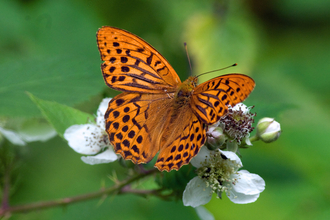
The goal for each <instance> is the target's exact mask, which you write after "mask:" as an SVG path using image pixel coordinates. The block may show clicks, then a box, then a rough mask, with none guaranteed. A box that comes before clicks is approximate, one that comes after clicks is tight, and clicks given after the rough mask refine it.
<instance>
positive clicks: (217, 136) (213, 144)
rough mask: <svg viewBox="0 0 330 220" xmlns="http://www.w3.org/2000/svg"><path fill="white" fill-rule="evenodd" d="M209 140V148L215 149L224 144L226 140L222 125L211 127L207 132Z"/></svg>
mask: <svg viewBox="0 0 330 220" xmlns="http://www.w3.org/2000/svg"><path fill="white" fill-rule="evenodd" d="M207 136H208V138H207V141H206V143H205V145H206V146H207V148H208V149H209V150H215V149H217V148H219V147H220V146H222V145H223V144H224V143H225V141H226V136H225V135H224V134H223V130H222V128H221V127H215V128H210V129H209V130H208V132H207Z"/></svg>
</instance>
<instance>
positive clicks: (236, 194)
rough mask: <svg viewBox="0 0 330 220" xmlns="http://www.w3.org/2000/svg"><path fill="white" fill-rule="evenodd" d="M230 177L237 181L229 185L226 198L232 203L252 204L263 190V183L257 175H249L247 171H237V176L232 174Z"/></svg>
mask: <svg viewBox="0 0 330 220" xmlns="http://www.w3.org/2000/svg"><path fill="white" fill-rule="evenodd" d="M232 177H233V178H235V179H237V181H236V182H235V183H234V184H232V185H231V188H230V189H231V190H230V191H228V192H227V196H228V198H229V199H230V200H231V201H232V202H234V203H237V204H246V203H251V202H254V201H256V200H257V199H258V197H259V194H260V193H261V192H262V191H263V190H264V189H265V181H264V180H263V179H262V178H261V177H260V176H259V175H257V174H253V173H249V171H247V170H241V171H238V174H233V175H232Z"/></svg>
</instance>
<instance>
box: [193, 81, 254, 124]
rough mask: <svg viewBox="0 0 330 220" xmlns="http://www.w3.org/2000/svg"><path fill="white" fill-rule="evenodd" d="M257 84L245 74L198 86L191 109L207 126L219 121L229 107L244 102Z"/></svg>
mask: <svg viewBox="0 0 330 220" xmlns="http://www.w3.org/2000/svg"><path fill="white" fill-rule="evenodd" d="M254 86H255V82H254V80H253V79H252V78H250V77H249V76H246V75H243V74H227V75H223V76H219V77H216V78H213V79H211V80H209V81H206V82H204V83H202V84H200V85H198V86H197V87H196V88H195V89H194V91H193V94H192V96H191V108H192V110H193V111H194V113H195V114H196V115H198V117H199V118H200V119H201V120H202V121H203V122H204V123H206V124H213V123H215V122H217V121H219V119H220V117H221V116H222V115H224V114H226V112H227V110H228V105H230V106H235V105H236V104H237V103H240V102H242V101H244V100H245V99H246V98H247V97H248V95H249V94H250V93H251V92H252V90H253V89H254Z"/></svg>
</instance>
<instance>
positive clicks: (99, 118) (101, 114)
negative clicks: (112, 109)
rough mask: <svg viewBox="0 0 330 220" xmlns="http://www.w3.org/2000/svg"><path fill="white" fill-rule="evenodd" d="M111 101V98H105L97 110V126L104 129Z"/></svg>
mask: <svg viewBox="0 0 330 220" xmlns="http://www.w3.org/2000/svg"><path fill="white" fill-rule="evenodd" d="M110 100H111V98H104V99H103V100H102V101H101V103H100V105H99V108H98V109H97V112H96V124H97V125H99V126H101V127H102V128H104V127H105V120H104V114H105V112H106V111H107V108H108V104H109V102H110Z"/></svg>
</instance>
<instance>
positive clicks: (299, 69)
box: [0, 0, 330, 220]
mask: <svg viewBox="0 0 330 220" xmlns="http://www.w3.org/2000/svg"><path fill="white" fill-rule="evenodd" d="M104 25H109V26H115V27H119V28H122V29H126V30H128V31H130V32H132V33H135V34H136V35H138V36H140V37H142V38H143V39H145V40H146V41H148V42H149V43H150V44H151V45H153V46H154V47H155V48H157V49H158V50H159V51H160V52H161V53H162V54H163V55H164V56H165V57H166V59H167V60H168V61H169V62H170V63H171V64H172V66H173V67H174V69H175V70H176V71H177V73H178V74H179V75H180V77H181V79H182V80H183V79H186V78H187V77H188V76H189V74H190V70H189V65H188V63H187V59H186V54H185V51H184V47H183V42H187V44H188V50H189V54H190V57H191V60H192V63H193V73H194V74H199V73H203V72H206V71H210V70H214V69H218V68H222V67H225V66H228V65H231V64H233V63H238V66H237V67H234V68H231V69H229V70H226V71H223V72H216V73H214V74H213V75H212V74H208V75H205V76H203V77H204V78H202V80H203V81H205V80H208V79H210V78H213V77H214V76H217V75H219V74H224V73H229V72H237V73H243V74H247V75H250V76H252V77H253V79H254V80H255V81H256V88H255V90H254V91H253V93H252V94H251V95H250V97H249V98H248V100H247V101H246V102H245V103H246V104H247V105H255V108H254V109H253V110H254V111H255V112H257V116H258V117H257V120H258V119H260V118H261V117H265V116H268V117H274V118H275V119H276V120H277V121H279V122H280V123H281V128H282V131H283V132H282V135H281V137H280V138H279V140H278V141H276V142H274V143H272V144H264V143H261V142H257V143H255V144H254V146H253V147H251V148H250V149H247V150H245V149H243V150H241V154H242V156H243V157H242V162H243V165H244V168H245V169H247V170H249V171H250V172H252V173H257V174H259V175H260V176H261V177H263V178H264V180H265V181H266V189H265V191H264V192H263V193H261V195H260V198H259V199H258V200H257V201H256V202H255V203H252V204H247V205H237V204H233V203H231V202H230V201H229V199H227V198H226V196H224V198H223V199H222V200H219V199H216V198H213V199H212V201H211V202H210V203H208V204H207V205H206V206H205V207H206V208H207V209H208V210H209V211H211V212H212V213H213V214H214V216H215V218H216V219H242V218H244V219H330V175H329V172H330V171H329V170H330V163H329V157H330V147H329V146H328V145H329V136H328V135H329V134H328V132H329V131H330V123H329V122H330V120H329V119H330V116H329V113H330V101H329V100H330V99H329V95H330V90H329V84H330V62H329V58H330V28H329V27H330V2H329V1H328V0H305V1H298V0H269V1H258V0H246V1H242V0H232V1H220V0H218V1H216V0H206V1H200V0H191V1H180V0H179V1H178V0H167V1H151V0H143V1H142V0H141V1H137V0H133V1H123V0H107V1H103V0H95V1H88V0H57V1H51V0H2V1H0V116H1V117H3V118H4V117H9V118H20V119H21V118H36V117H41V113H40V111H39V110H38V109H37V107H36V106H35V105H34V104H33V102H32V101H31V100H30V99H29V97H28V96H27V94H26V93H25V91H28V92H31V93H32V94H33V95H35V96H37V97H39V98H41V99H44V100H51V101H56V102H59V103H62V104H66V105H69V106H73V107H75V108H78V109H81V110H83V111H86V112H88V113H95V111H96V109H97V106H98V104H99V102H100V101H101V99H102V97H104V96H114V95H115V94H117V92H115V91H111V90H110V89H108V88H107V87H106V86H105V84H104V82H103V78H102V75H101V71H100V64H101V61H100V57H99V53H98V50H97V46H96V39H95V34H96V31H97V29H98V28H100V27H101V26H104ZM24 151H25V154H24V155H22V166H21V167H20V168H19V170H18V171H17V172H18V182H17V183H16V184H15V188H14V190H13V191H12V194H11V200H10V202H11V204H12V205H19V204H27V203H30V202H35V201H42V200H51V199H56V198H63V197H69V196H74V195H78V194H83V193H87V192H92V191H95V190H97V189H99V188H100V187H101V186H102V185H103V184H105V185H110V184H112V183H111V181H110V179H109V178H108V177H109V175H111V174H112V171H113V170H114V169H116V170H118V173H120V172H123V174H119V176H125V172H126V170H125V169H122V168H120V166H119V165H118V164H117V163H113V164H105V165H95V166H90V165H87V164H84V163H83V162H82V161H81V160H80V155H78V154H77V153H75V152H74V151H73V150H72V149H70V148H69V147H68V145H67V143H66V141H64V140H63V139H61V138H59V137H55V138H53V139H51V140H49V141H47V142H45V143H41V142H33V143H29V144H28V145H27V146H25V147H24ZM169 214H170V216H169ZM168 218H171V219H172V220H176V219H198V217H197V215H196V214H195V211H194V209H193V208H191V207H184V206H183V205H182V201H173V202H168V201H161V200H159V199H157V198H152V197H151V198H147V199H145V198H142V197H137V196H134V195H133V196H130V195H125V196H109V197H108V198H106V199H105V200H101V199H100V200H92V201H88V202H81V203H78V204H73V205H69V206H67V207H58V208H52V209H47V210H39V211H34V212H30V213H25V214H14V215H13V216H12V219H141V220H142V219H168Z"/></svg>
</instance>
